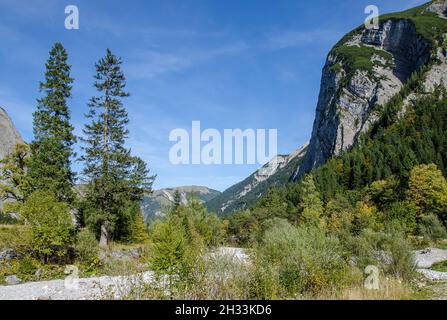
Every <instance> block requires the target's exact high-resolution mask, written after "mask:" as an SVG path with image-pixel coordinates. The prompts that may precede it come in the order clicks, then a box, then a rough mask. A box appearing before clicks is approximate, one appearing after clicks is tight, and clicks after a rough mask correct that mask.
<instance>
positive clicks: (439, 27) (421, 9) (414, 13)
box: [380, 1, 447, 45]
mask: <svg viewBox="0 0 447 320" xmlns="http://www.w3.org/2000/svg"><path fill="white" fill-rule="evenodd" d="M431 3H432V1H430V2H429V3H427V4H424V5H422V6H418V7H415V8H412V9H409V10H406V11H402V12H397V13H390V14H386V15H383V16H381V17H380V19H381V21H384V22H385V21H387V20H400V19H404V20H410V21H411V22H412V23H413V24H414V26H415V28H416V31H417V33H418V34H420V35H421V36H422V37H424V38H425V39H426V40H428V41H429V42H430V43H431V44H432V45H434V44H435V43H436V42H439V41H440V40H441V38H442V35H443V34H444V33H446V32H447V25H446V23H445V20H444V19H443V18H441V17H440V16H438V15H437V14H436V13H434V12H430V11H427V10H426V8H427V7H428V5H429V4H431Z"/></svg>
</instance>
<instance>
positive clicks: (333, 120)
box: [292, 0, 447, 180]
mask: <svg viewBox="0 0 447 320" xmlns="http://www.w3.org/2000/svg"><path fill="white" fill-rule="evenodd" d="M446 9H447V1H444V0H443V1H437V2H433V3H432V4H431V5H430V6H429V7H428V8H426V9H425V10H429V11H431V12H435V13H437V14H438V15H439V16H440V17H441V16H442V18H445V12H446ZM446 23H447V19H446ZM337 48H342V49H343V50H345V51H346V50H350V49H358V50H364V49H366V50H371V49H373V52H375V53H374V54H372V55H371V57H370V61H371V64H372V68H371V70H365V69H362V68H356V67H354V68H353V67H352V65H348V63H346V57H344V56H343V55H342V54H340V51H342V50H337ZM445 51H446V50H445V49H444V50H439V52H438V53H437V57H434V54H433V50H432V46H431V44H430V43H429V41H428V40H426V39H424V38H423V37H422V36H421V35H420V34H418V32H417V30H416V27H415V25H414V23H413V22H412V21H410V20H406V19H388V20H385V19H384V20H383V21H382V22H381V23H380V26H379V29H377V30H375V29H370V30H368V29H366V28H358V29H356V30H355V31H354V32H352V33H351V34H350V35H348V36H347V37H345V38H344V39H343V40H342V41H341V42H340V43H339V44H338V45H337V46H336V47H335V48H334V49H333V50H332V51H331V52H330V53H329V55H328V57H327V61H326V64H325V66H324V68H323V73H322V79H321V87H320V94H319V99H318V104H317V108H316V118H315V121H314V125H313V131H312V136H311V139H310V144H309V147H308V150H307V153H306V156H305V158H304V160H303V163H302V164H301V166H300V167H299V168H298V169H297V170H296V171H295V173H294V175H293V177H292V178H293V179H294V180H297V179H299V178H300V177H302V176H303V175H304V174H306V173H307V172H310V171H311V170H312V169H313V168H315V167H318V166H320V165H322V164H324V163H325V162H326V160H328V159H329V158H331V157H333V156H337V155H340V153H342V152H343V151H345V150H347V149H349V148H350V147H351V146H353V145H354V144H355V143H356V142H357V139H358V137H359V135H360V134H361V133H363V132H365V131H367V130H368V128H369V127H370V125H371V124H372V123H374V122H375V121H376V120H377V118H378V114H377V112H375V111H376V110H377V109H378V107H379V106H383V105H385V104H386V103H387V102H388V101H390V99H391V98H392V97H393V96H394V95H396V94H397V93H399V91H400V90H401V88H402V87H403V85H404V84H405V83H406V82H407V80H408V79H409V77H410V76H411V74H412V73H413V72H414V71H416V70H418V69H419V68H420V67H421V66H423V65H425V64H427V63H428V62H429V61H433V59H436V60H437V63H434V64H432V67H431V69H430V70H429V71H428V72H427V73H426V80H425V83H424V85H425V88H426V90H432V89H433V88H434V87H435V86H436V85H439V84H440V83H443V82H444V83H446V84H447V82H446V81H445V80H446V77H447V75H446V70H447V63H446V58H445V56H446V52H445ZM342 52H343V51H342ZM387 57H389V59H387Z"/></svg>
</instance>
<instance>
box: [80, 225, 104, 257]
mask: <svg viewBox="0 0 447 320" xmlns="http://www.w3.org/2000/svg"><path fill="white" fill-rule="evenodd" d="M98 251H99V244H98V240H96V236H95V234H94V233H93V232H91V231H90V230H89V229H88V228H84V229H82V230H81V231H79V232H78V234H77V235H76V256H77V258H78V259H79V261H80V262H83V263H91V262H92V261H93V260H94V259H95V258H96V257H97V256H98Z"/></svg>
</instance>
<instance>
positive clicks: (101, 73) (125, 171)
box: [81, 50, 154, 245]
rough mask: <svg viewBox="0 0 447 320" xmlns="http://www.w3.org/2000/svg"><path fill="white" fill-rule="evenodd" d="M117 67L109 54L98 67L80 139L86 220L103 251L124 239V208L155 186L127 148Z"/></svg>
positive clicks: (121, 80) (122, 82) (125, 117)
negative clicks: (84, 181)
mask: <svg viewBox="0 0 447 320" xmlns="http://www.w3.org/2000/svg"><path fill="white" fill-rule="evenodd" d="M121 64H122V60H121V59H120V58H117V57H116V56H115V55H113V54H112V52H111V51H110V50H107V53H106V56H105V57H104V58H102V59H100V60H99V62H98V63H97V64H96V72H97V73H96V76H95V79H96V82H95V88H96V89H97V91H98V93H99V95H98V96H95V97H93V98H91V100H90V103H89V108H90V111H89V113H88V114H87V118H88V119H90V120H91V122H90V123H89V124H87V125H86V126H85V129H84V134H85V138H83V139H82V141H83V143H84V147H83V151H84V155H83V156H82V158H81V160H83V162H84V164H85V166H84V171H83V173H84V175H85V176H86V177H87V178H88V179H89V183H88V185H87V195H86V200H85V201H86V203H87V205H85V206H84V207H85V208H88V210H87V211H86V215H88V217H86V220H87V221H88V222H90V224H91V225H92V226H93V227H94V228H95V229H96V230H98V232H100V234H101V240H100V244H101V245H107V243H108V241H109V239H110V238H114V239H116V240H124V239H125V236H126V232H122V231H123V230H121V229H120V227H121V226H122V224H120V222H122V220H123V219H122V217H123V216H124V215H126V209H127V207H128V204H129V203H130V202H134V201H141V199H142V197H143V194H144V191H150V188H151V186H152V182H153V180H154V177H149V176H148V173H149V170H148V169H147V167H146V164H145V163H144V162H143V161H142V160H141V159H140V158H138V157H134V156H131V154H130V150H128V149H126V148H125V141H126V139H127V136H128V134H129V131H128V130H127V128H126V126H127V124H128V122H129V119H128V115H127V111H126V109H125V108H124V105H123V102H122V99H123V98H125V97H127V96H129V94H128V93H127V92H125V91H124V88H125V85H126V81H125V80H126V79H125V77H124V74H123V72H122V71H121ZM120 220H121V221H120Z"/></svg>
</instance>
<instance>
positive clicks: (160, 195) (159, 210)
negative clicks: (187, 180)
mask: <svg viewBox="0 0 447 320" xmlns="http://www.w3.org/2000/svg"><path fill="white" fill-rule="evenodd" d="M176 191H178V192H179V193H180V196H181V202H182V203H183V204H186V203H187V200H188V198H189V197H191V196H194V197H197V198H198V199H200V200H201V201H203V202H207V201H209V200H211V199H213V198H214V197H216V196H218V195H219V194H220V192H219V191H217V190H213V189H210V188H207V187H200V186H185V187H176V188H166V189H160V190H155V191H153V192H152V193H151V194H146V195H145V196H144V199H143V202H142V205H141V209H142V211H143V215H144V218H145V221H146V222H148V221H151V220H154V219H156V218H161V217H163V216H164V214H165V212H164V210H165V209H167V208H169V206H171V205H173V204H174V197H175V193H176Z"/></svg>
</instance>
